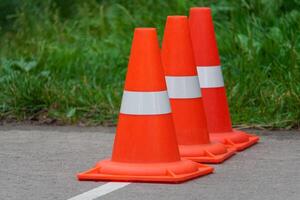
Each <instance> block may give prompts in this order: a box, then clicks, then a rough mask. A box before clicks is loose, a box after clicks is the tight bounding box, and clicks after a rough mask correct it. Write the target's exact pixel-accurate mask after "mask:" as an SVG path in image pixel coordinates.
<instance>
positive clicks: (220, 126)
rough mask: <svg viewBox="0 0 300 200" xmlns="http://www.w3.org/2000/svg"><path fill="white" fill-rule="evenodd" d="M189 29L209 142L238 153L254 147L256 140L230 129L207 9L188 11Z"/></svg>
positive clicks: (217, 57)
mask: <svg viewBox="0 0 300 200" xmlns="http://www.w3.org/2000/svg"><path fill="white" fill-rule="evenodd" d="M189 25H190V31H191V37H192V43H193V50H194V55H195V61H196V65H197V70H198V76H199V81H200V86H201V91H202V96H203V103H204V110H205V114H206V118H207V124H208V131H209V133H210V138H211V140H212V141H219V142H222V143H224V144H229V145H232V146H234V147H236V148H237V150H239V151H240V150H243V149H245V148H247V147H249V146H251V145H253V144H255V143H257V141H258V140H259V137H257V136H255V135H250V134H248V133H245V132H243V131H239V130H235V129H232V124H231V119H230V114H229V109H228V103H227V98H226V91H225V87H224V82H223V76H222V73H221V68H220V65H221V62H220V58H219V53H218V48H217V42H216V38H215V33H214V26H213V20H212V16H211V10H210V8H191V10H190V17H189Z"/></svg>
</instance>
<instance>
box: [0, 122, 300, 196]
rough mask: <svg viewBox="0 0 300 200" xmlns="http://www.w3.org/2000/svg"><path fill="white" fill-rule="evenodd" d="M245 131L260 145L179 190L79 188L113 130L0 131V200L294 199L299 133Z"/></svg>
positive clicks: (299, 175) (298, 182)
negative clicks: (80, 174) (80, 178)
mask: <svg viewBox="0 0 300 200" xmlns="http://www.w3.org/2000/svg"><path fill="white" fill-rule="evenodd" d="M248 132H254V133H256V134H258V135H259V136H261V141H260V142H259V143H258V144H257V145H255V146H253V147H252V148H249V149H247V150H245V151H243V152H241V153H238V154H236V155H235V156H233V157H232V158H231V159H229V160H228V161H226V162H225V163H223V164H221V165H214V167H215V172H214V173H213V174H211V175H208V176H204V177H201V178H198V179H194V180H191V181H188V182H185V183H181V184H147V183H130V184H124V183H113V184H111V183H108V184H107V183H106V182H79V181H77V180H76V178H75V174H76V173H77V172H81V171H84V170H87V169H89V168H91V167H92V166H93V165H94V164H95V163H96V161H98V160H101V159H103V158H106V157H109V156H110V154H111V148H112V144H113V138H114V134H113V133H114V128H103V127H95V128H79V127H57V126H54V127H53V126H29V125H2V126H0V199H1V200H44V199H45V200H48V199H49V200H55V199H59V200H68V199H72V198H73V197H74V198H73V199H72V200H75V199H76V200H88V199H93V198H94V199H104V200H108V199H112V200H120V199H122V200H141V199H143V200H148V199H149V200H150V199H176V200H177V199H178V200H182V199H185V200H189V199H195V200H196V199H201V200H218V199H220V200H240V199H250V200H256V199H257V200H299V199H300V131H258V130H248ZM95 188H96V189H95ZM82 193H84V194H82ZM93 195H96V196H94V197H93ZM97 195H98V196H97ZM100 195H102V196H100ZM88 196H89V197H90V198H88Z"/></svg>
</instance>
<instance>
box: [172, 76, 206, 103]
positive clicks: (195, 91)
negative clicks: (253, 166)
mask: <svg viewBox="0 0 300 200" xmlns="http://www.w3.org/2000/svg"><path fill="white" fill-rule="evenodd" d="M166 83H167V88H168V94H169V98H171V99H189V98H198V97H201V89H200V86H199V80H198V76H166Z"/></svg>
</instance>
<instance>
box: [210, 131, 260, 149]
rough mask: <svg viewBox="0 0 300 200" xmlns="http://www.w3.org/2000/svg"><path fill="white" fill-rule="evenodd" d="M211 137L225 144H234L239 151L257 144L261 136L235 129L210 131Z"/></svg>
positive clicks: (214, 140) (212, 139)
mask: <svg viewBox="0 0 300 200" xmlns="http://www.w3.org/2000/svg"><path fill="white" fill-rule="evenodd" d="M210 139H211V141H213V142H221V143H223V144H225V145H229V146H233V147H235V148H236V149H237V151H243V150H244V149H246V148H248V147H250V146H252V145H254V144H256V143H257V142H258V140H259V137H258V136H256V135H251V134H249V133H246V132H243V131H240V130H235V129H233V130H232V132H224V133H210Z"/></svg>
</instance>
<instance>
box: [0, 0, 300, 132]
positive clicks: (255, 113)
mask: <svg viewBox="0 0 300 200" xmlns="http://www.w3.org/2000/svg"><path fill="white" fill-rule="evenodd" d="M191 6H210V7H211V8H212V9H213V15H214V16H213V17H214V23H215V29H216V33H217V38H218V46H219V51H220V55H221V59H222V65H223V72H224V76H225V81H226V86H227V95H228V98H229V104H230V110H231V115H232V120H233V122H234V124H235V125H247V126H263V127H269V128H294V127H299V126H300V66H299V63H300V55H299V50H300V33H299V32H300V2H299V1H298V0H290V1H284V0H260V1H259V0H239V1H236V0H224V1H212V0H211V1H199V0H198V1H196V0H192V1H185V0H173V1H157V0H139V1H138V0H132V1H125V0H110V1H96V0H87V1H80V0H76V1H71V0H65V1H59V0H56V1H55V0H48V1H43V0H39V1H33V0H28V1H21V0H10V1H8V0H3V1H1V3H0V11H1V12H0V13H1V14H0V26H1V29H0V120H17V121H19V120H20V121H21V120H35V121H41V122H46V123H52V122H57V123H85V124H106V125H109V124H114V123H115V122H116V119H117V115H118V111H119V105H120V100H121V95H122V90H123V82H124V78H125V73H126V67H127V61H128V55H129V51H130V45H131V39H132V34H133V29H134V27H138V26H143V27H146V26H147V27H149V26H151V27H157V28H158V32H159V37H160V38H161V37H162V33H163V27H164V23H165V19H166V16H167V15H175V14H176V15H178V14H184V15H187V14H188V10H189V7H191Z"/></svg>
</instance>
